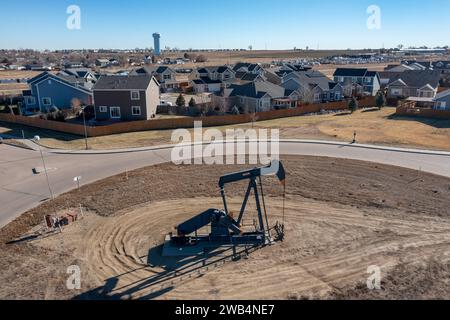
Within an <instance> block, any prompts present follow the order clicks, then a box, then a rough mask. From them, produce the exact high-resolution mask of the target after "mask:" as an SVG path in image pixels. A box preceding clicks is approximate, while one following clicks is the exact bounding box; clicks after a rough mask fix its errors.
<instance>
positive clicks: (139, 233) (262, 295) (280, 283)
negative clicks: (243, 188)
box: [66, 197, 450, 299]
mask: <svg viewBox="0 0 450 320" xmlns="http://www.w3.org/2000/svg"><path fill="white" fill-rule="evenodd" d="M231 203H232V205H234V206H235V207H236V206H237V205H238V204H239V200H238V199H236V198H234V199H232V201H231ZM220 205H221V203H220V199H218V198H191V199H180V200H171V201H164V202H158V203H152V204H148V205H146V206H143V207H141V208H138V209H134V210H132V211H130V212H128V213H126V214H122V215H120V216H117V217H109V218H100V219H98V218H97V221H96V222H93V223H92V224H91V226H90V229H91V230H90V231H89V232H88V233H87V234H86V236H85V239H84V241H83V242H84V243H85V244H86V245H87V246H86V247H85V248H84V250H86V251H85V255H86V257H87V261H86V264H87V265H88V266H89V268H90V270H91V273H92V277H93V281H94V282H95V283H97V284H98V285H99V288H97V289H94V290H92V291H90V292H88V293H87V294H85V297H91V298H93V297H108V298H121V299H129V298H133V299H136V298H160V299H161V298H162V299H193V298H194V299H240V298H243V297H245V298H246V299H273V298H279V299H283V298H290V297H311V296H314V297H325V296H326V295H327V294H329V293H330V292H331V291H332V290H333V289H334V288H336V287H343V286H345V285H347V284H350V283H355V282H358V281H365V279H366V278H367V276H368V275H367V268H368V267H369V266H372V265H376V266H379V267H380V268H382V269H383V270H389V269H390V268H392V267H394V266H395V265H397V264H398V263H402V264H405V263H415V262H417V261H423V260H424V259H426V257H427V255H432V254H433V255H436V254H438V255H440V256H442V257H445V256H447V257H448V256H449V254H450V246H449V243H450V222H449V221H442V219H440V218H431V217H430V218H425V219H424V218H421V219H409V220H405V219H404V218H403V217H402V218H397V219H395V218H389V219H387V218H385V217H369V216H368V215H367V213H366V212H364V210H361V209H356V208H352V207H350V206H341V205H333V204H324V203H320V202H315V201H311V200H306V199H301V198H299V197H288V199H287V201H286V211H285V223H286V226H287V228H286V234H287V237H286V239H285V241H284V242H283V243H277V244H275V245H273V246H268V247H265V248H261V249H258V250H256V251H254V252H251V253H250V254H249V255H248V256H245V255H244V256H243V257H242V258H241V259H240V260H238V261H232V260H231V253H230V252H226V251H225V252H223V253H222V254H220V255H218V256H214V257H207V258H206V259H204V257H191V258H181V259H176V258H162V257H161V247H160V245H161V243H162V240H163V239H164V236H165V234H167V233H168V231H171V230H170V226H171V225H175V224H177V223H179V222H182V221H183V220H185V219H186V218H189V217H192V216H193V215H195V214H196V213H198V212H200V210H204V209H205V208H209V207H218V208H219V207H220ZM268 207H269V208H268V209H269V212H276V214H273V215H271V223H274V221H275V220H280V219H281V218H282V217H281V216H280V214H279V213H280V212H281V211H282V210H281V209H282V202H281V200H280V199H269V200H268ZM168 226H169V227H168ZM66 239H67V236H66Z"/></svg>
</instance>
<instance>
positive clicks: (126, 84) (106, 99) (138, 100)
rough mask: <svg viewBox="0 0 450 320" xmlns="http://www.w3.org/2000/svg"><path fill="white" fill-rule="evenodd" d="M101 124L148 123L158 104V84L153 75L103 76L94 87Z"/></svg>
mask: <svg viewBox="0 0 450 320" xmlns="http://www.w3.org/2000/svg"><path fill="white" fill-rule="evenodd" d="M93 91H94V101H95V118H96V120H98V121H133V120H149V119H152V118H154V117H155V115H156V108H157V106H158V104H159V83H158V81H156V79H155V78H154V77H150V76H102V77H100V79H99V80H98V81H97V83H96V84H95V86H94V89H93Z"/></svg>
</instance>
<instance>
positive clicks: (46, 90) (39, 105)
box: [23, 71, 93, 112]
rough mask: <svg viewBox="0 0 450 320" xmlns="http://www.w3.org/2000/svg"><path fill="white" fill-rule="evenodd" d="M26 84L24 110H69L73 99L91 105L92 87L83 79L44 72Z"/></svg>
mask: <svg viewBox="0 0 450 320" xmlns="http://www.w3.org/2000/svg"><path fill="white" fill-rule="evenodd" d="M27 83H28V87H29V90H25V91H24V92H23V97H24V106H25V109H26V110H40V111H41V112H48V111H49V110H50V109H51V108H52V107H57V108H58V109H69V108H71V107H72V101H73V99H78V101H79V102H80V103H81V104H82V105H89V104H92V96H93V95H92V91H91V87H92V86H91V83H89V82H87V81H86V80H85V79H84V78H80V77H77V76H73V75H60V74H58V75H55V74H53V73H50V72H47V71H45V72H42V73H40V74H38V75H37V76H35V77H34V78H32V79H30V80H28V81H27Z"/></svg>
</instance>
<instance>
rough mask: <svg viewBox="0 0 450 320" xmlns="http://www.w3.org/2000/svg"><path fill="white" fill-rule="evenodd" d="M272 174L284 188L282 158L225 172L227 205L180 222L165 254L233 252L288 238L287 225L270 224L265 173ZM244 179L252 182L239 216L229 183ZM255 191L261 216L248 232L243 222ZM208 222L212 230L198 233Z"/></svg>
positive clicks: (221, 185) (222, 183)
mask: <svg viewBox="0 0 450 320" xmlns="http://www.w3.org/2000/svg"><path fill="white" fill-rule="evenodd" d="M268 175H276V176H277V178H278V180H279V181H280V182H281V184H282V185H283V191H284V188H285V179H286V173H285V170H284V167H283V165H282V163H281V162H280V161H278V160H274V161H272V162H271V163H270V165H269V166H265V167H259V168H254V169H250V170H244V171H239V172H235V173H231V174H227V175H224V176H222V177H221V178H220V179H219V188H220V194H221V197H222V201H223V207H224V209H222V210H219V209H208V210H206V211H204V212H202V213H200V214H199V215H197V216H195V217H193V218H191V219H189V220H187V221H185V222H183V223H181V224H180V225H178V226H177V227H176V230H177V232H176V234H175V235H174V234H169V235H167V236H166V239H165V243H164V246H163V256H168V257H171V256H172V257H173V256H195V255H201V254H205V253H207V252H208V251H211V250H214V249H216V248H219V247H231V248H233V252H235V250H236V247H237V246H245V247H256V246H264V245H269V244H272V243H273V242H274V241H277V240H282V239H283V238H284V225H283V224H280V223H278V222H277V223H276V225H275V226H274V227H273V228H270V226H269V221H268V217H267V211H266V206H265V201H264V191H263V187H262V182H261V177H262V176H268ZM243 180H248V181H249V183H248V186H247V190H246V192H245V196H244V200H243V202H242V205H241V208H240V211H239V216H238V218H237V219H234V217H233V216H232V214H231V213H230V212H229V210H228V204H227V197H226V193H225V186H226V185H227V184H230V183H234V182H238V181H243ZM258 183H259V186H258ZM252 191H253V194H254V197H255V204H256V211H257V217H258V220H257V222H256V223H255V230H254V231H250V232H244V231H243V230H242V226H241V223H242V220H243V217H244V214H245V212H246V208H247V205H248V202H249V198H250V195H251V193H252ZM263 211H264V212H263ZM208 225H209V226H210V230H211V232H210V233H209V234H204V235H198V231H199V230H200V229H202V228H205V227H207V226H208ZM272 230H273V231H274V232H275V233H276V236H275V237H274V238H273V237H272V235H271V231H272Z"/></svg>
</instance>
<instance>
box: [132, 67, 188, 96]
mask: <svg viewBox="0 0 450 320" xmlns="http://www.w3.org/2000/svg"><path fill="white" fill-rule="evenodd" d="M130 75H131V76H133V75H138V76H150V77H155V79H156V80H157V81H158V83H159V85H160V89H161V92H173V91H177V90H178V89H180V83H179V82H178V81H177V77H176V75H177V73H176V72H175V71H174V70H173V69H171V68H169V67H166V66H145V67H142V68H138V69H135V70H133V71H131V72H130Z"/></svg>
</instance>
